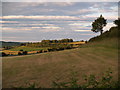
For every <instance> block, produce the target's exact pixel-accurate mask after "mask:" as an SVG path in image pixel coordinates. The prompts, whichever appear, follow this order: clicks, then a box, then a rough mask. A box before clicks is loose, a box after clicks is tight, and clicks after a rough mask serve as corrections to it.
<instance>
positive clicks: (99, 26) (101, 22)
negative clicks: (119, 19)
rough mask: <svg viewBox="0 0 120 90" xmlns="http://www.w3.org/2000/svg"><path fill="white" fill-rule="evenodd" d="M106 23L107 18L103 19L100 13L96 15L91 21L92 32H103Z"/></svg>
mask: <svg viewBox="0 0 120 90" xmlns="http://www.w3.org/2000/svg"><path fill="white" fill-rule="evenodd" d="M106 24H107V20H106V19H104V17H103V16H102V15H100V17H98V18H97V19H96V20H95V21H94V22H93V23H92V29H91V30H92V31H93V32H100V33H101V34H102V33H103V27H105V26H106Z"/></svg>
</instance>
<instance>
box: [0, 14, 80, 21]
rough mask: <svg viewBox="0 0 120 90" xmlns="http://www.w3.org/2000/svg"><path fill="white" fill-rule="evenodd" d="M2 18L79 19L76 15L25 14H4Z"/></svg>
mask: <svg viewBox="0 0 120 90" xmlns="http://www.w3.org/2000/svg"><path fill="white" fill-rule="evenodd" d="M0 19H42V20H49V19H52V20H55V19H59V20H61V19H63V20H64V19H65V20H78V19H79V18H78V17H75V16H23V15H19V16H14V15H13V16H12V15H11V16H2V17H0Z"/></svg>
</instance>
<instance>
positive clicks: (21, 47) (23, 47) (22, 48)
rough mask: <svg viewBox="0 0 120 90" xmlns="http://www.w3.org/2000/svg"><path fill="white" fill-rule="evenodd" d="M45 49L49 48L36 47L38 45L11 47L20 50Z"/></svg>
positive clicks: (13, 49)
mask: <svg viewBox="0 0 120 90" xmlns="http://www.w3.org/2000/svg"><path fill="white" fill-rule="evenodd" d="M43 49H44V50H45V49H47V48H36V47H27V46H20V47H15V48H12V49H9V50H11V51H19V50H24V51H39V50H43Z"/></svg>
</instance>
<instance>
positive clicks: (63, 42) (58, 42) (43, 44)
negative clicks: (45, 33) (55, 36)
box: [21, 39, 73, 47]
mask: <svg viewBox="0 0 120 90" xmlns="http://www.w3.org/2000/svg"><path fill="white" fill-rule="evenodd" d="M69 42H73V39H61V40H42V41H41V42H36V43H33V42H28V43H23V44H21V45H22V46H31V47H32V46H33V47H54V46H60V45H66V44H67V43H69Z"/></svg>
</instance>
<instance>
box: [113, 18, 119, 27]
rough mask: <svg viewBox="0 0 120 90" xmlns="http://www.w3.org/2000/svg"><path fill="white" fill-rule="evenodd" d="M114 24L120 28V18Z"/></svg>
mask: <svg viewBox="0 0 120 90" xmlns="http://www.w3.org/2000/svg"><path fill="white" fill-rule="evenodd" d="M114 24H115V25H117V26H120V18H118V20H115V21H114Z"/></svg>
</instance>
